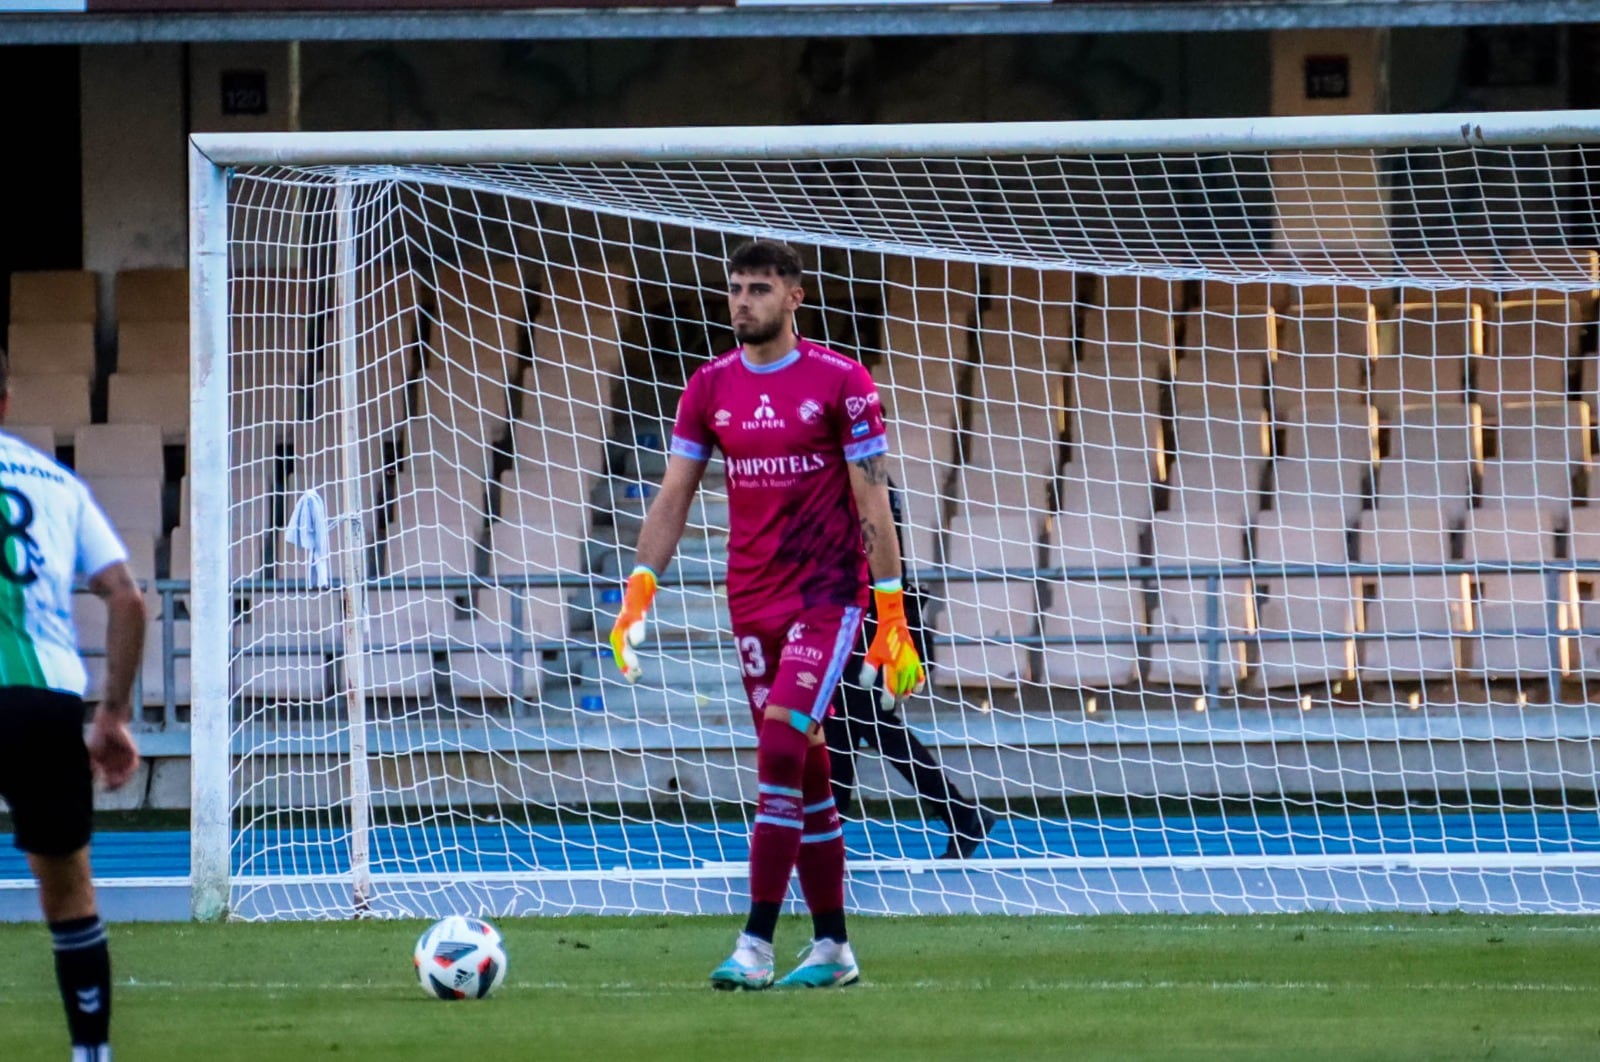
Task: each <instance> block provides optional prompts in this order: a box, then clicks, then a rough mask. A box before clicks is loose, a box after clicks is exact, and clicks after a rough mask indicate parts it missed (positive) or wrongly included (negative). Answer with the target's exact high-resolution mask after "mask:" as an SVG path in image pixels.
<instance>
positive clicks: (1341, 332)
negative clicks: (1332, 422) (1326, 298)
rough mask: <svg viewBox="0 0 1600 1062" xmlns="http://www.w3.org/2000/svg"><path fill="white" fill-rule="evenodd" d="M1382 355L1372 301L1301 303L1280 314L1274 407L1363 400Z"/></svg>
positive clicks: (1273, 386) (1273, 378)
mask: <svg viewBox="0 0 1600 1062" xmlns="http://www.w3.org/2000/svg"><path fill="white" fill-rule="evenodd" d="M1377 353H1378V314H1377V309H1376V307H1374V306H1373V305H1372V304H1371V303H1370V302H1355V301H1345V302H1340V303H1323V304H1309V303H1308V304H1302V305H1297V306H1293V307H1291V308H1290V309H1288V310H1286V311H1284V312H1282V313H1280V314H1278V355H1277V360H1276V361H1275V362H1274V364H1273V367H1272V389H1273V401H1274V403H1275V404H1278V403H1286V402H1298V403H1300V404H1302V405H1310V404H1312V403H1326V402H1349V401H1361V399H1362V397H1363V396H1364V395H1365V394H1366V392H1367V383H1368V377H1369V373H1370V369H1371V366H1372V363H1373V359H1374V358H1375V357H1376V356H1377Z"/></svg>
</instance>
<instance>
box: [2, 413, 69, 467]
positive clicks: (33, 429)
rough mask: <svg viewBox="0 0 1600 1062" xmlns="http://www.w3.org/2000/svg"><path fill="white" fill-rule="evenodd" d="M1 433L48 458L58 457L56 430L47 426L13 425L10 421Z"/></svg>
mask: <svg viewBox="0 0 1600 1062" xmlns="http://www.w3.org/2000/svg"><path fill="white" fill-rule="evenodd" d="M0 431H3V432H5V433H6V434H7V435H10V436H11V437H13V438H15V439H20V440H21V441H22V442H25V443H27V444H28V445H29V446H31V447H33V448H34V449H35V450H38V451H39V452H40V453H42V454H44V455H45V456H46V457H50V458H54V457H55V456H56V430H55V429H54V428H52V427H50V426H49V425H46V424H12V423H11V422H10V421H9V420H8V421H6V423H5V424H4V425H3V426H0Z"/></svg>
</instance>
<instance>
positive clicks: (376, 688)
mask: <svg viewBox="0 0 1600 1062" xmlns="http://www.w3.org/2000/svg"><path fill="white" fill-rule="evenodd" d="M451 615H452V606H451V604H450V602H449V601H448V600H447V599H446V597H445V595H444V594H442V593H441V592H440V591H438V590H382V591H376V592H373V593H369V594H368V595H367V654H366V661H365V663H366V676H365V678H366V689H367V691H368V692H369V693H370V694H371V695H372V696H374V697H405V698H413V697H425V696H427V695H428V694H430V693H432V692H433V652H434V651H435V649H436V648H442V647H443V645H444V644H445V640H446V639H447V638H448V637H449V635H450V620H451ZM345 644H346V648H347V649H348V642H346V643H345ZM334 663H335V665H336V667H337V666H342V663H341V658H336V659H335V661H334Z"/></svg>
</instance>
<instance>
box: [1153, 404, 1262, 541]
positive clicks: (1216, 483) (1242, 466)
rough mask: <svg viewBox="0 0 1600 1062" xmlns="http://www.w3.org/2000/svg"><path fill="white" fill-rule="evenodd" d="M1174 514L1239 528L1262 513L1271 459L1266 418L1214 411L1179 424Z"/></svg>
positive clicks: (1255, 411) (1253, 412)
mask: <svg viewBox="0 0 1600 1062" xmlns="http://www.w3.org/2000/svg"><path fill="white" fill-rule="evenodd" d="M1175 430H1176V432H1177V449H1176V455H1177V456H1176V460H1175V461H1174V463H1173V469H1172V500H1171V505H1170V508H1172V509H1174V510H1177V511H1180V512H1200V513H1216V514H1220V515H1221V516H1223V517H1225V518H1226V519H1228V520H1230V521H1235V522H1238V523H1240V524H1243V523H1245V522H1246V520H1247V518H1248V517H1249V515H1250V514H1252V513H1254V512H1255V511H1256V510H1258V509H1259V508H1260V507H1261V487H1262V479H1263V474H1264V473H1265V471H1266V467H1267V457H1268V454H1269V453H1270V437H1269V431H1268V421H1267V412H1266V410H1264V409H1259V408H1243V409H1232V410H1225V409H1222V408H1218V409H1214V410H1212V411H1211V413H1210V414H1209V415H1206V416H1199V415H1179V416H1178V417H1177V418H1176V422H1175Z"/></svg>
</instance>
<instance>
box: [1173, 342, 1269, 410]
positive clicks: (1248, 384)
mask: <svg viewBox="0 0 1600 1062" xmlns="http://www.w3.org/2000/svg"><path fill="white" fill-rule="evenodd" d="M1270 370H1271V366H1270V363H1269V361H1268V359H1267V357H1266V355H1263V354H1256V353H1245V352H1237V351H1231V350H1205V351H1199V350H1191V351H1188V352H1186V353H1185V354H1184V355H1183V356H1182V357H1180V358H1179V359H1178V362H1177V364H1176V366H1174V368H1173V374H1172V408H1173V409H1175V410H1176V411H1177V412H1178V415H1179V416H1202V415H1205V414H1206V413H1208V412H1209V411H1211V410H1217V409H1221V410H1233V409H1265V408H1266V407H1267V395H1268V392H1269V387H1268V380H1269V379H1270V377H1271V372H1270Z"/></svg>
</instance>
